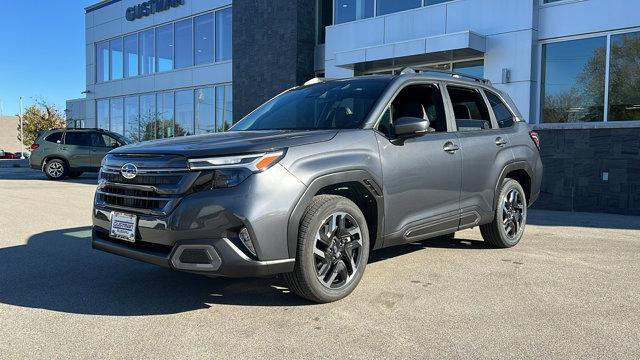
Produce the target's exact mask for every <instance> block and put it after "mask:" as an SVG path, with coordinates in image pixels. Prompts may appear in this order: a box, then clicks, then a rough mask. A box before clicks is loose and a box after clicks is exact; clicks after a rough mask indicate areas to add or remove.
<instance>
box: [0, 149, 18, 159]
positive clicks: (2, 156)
mask: <svg viewBox="0 0 640 360" xmlns="http://www.w3.org/2000/svg"><path fill="white" fill-rule="evenodd" d="M15 158H16V155H15V154H13V153H10V152H6V151H3V150H2V151H0V159H5V160H11V159H15Z"/></svg>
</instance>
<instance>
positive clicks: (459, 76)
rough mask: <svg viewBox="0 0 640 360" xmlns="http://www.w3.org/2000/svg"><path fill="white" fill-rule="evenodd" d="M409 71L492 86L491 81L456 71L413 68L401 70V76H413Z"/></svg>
mask: <svg viewBox="0 0 640 360" xmlns="http://www.w3.org/2000/svg"><path fill="white" fill-rule="evenodd" d="M408 69H411V70H413V73H421V74H439V75H446V76H450V77H452V78H454V79H468V80H473V81H475V82H479V83H481V84H485V85H491V81H490V80H489V79H484V78H481V77H478V76H473V75H467V74H461V73H457V72H454V71H446V70H438V69H425V70H415V69H413V68H403V69H402V70H400V74H401V75H402V74H412V72H410V71H408Z"/></svg>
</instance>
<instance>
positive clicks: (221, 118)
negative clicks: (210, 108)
mask: <svg viewBox="0 0 640 360" xmlns="http://www.w3.org/2000/svg"><path fill="white" fill-rule="evenodd" d="M232 125H233V95H232V91H231V85H223V86H218V87H216V131H218V132H221V131H227V130H229V128H231V126H232Z"/></svg>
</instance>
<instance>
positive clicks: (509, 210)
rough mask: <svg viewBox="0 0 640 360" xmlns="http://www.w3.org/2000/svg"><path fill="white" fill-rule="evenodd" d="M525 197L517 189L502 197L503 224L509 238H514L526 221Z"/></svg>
mask: <svg viewBox="0 0 640 360" xmlns="http://www.w3.org/2000/svg"><path fill="white" fill-rule="evenodd" d="M524 211H525V207H524V199H523V197H522V195H521V194H520V192H519V191H518V190H517V189H511V190H510V191H509V192H508V193H507V194H506V195H505V196H504V197H503V198H502V226H503V229H504V232H505V234H506V235H507V237H509V239H514V238H515V237H516V236H517V235H518V232H519V231H520V229H521V228H522V226H523V223H524Z"/></svg>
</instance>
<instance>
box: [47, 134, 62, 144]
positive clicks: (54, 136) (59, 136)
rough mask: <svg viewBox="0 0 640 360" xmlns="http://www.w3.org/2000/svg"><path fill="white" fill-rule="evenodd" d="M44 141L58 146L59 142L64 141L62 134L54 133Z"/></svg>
mask: <svg viewBox="0 0 640 360" xmlns="http://www.w3.org/2000/svg"><path fill="white" fill-rule="evenodd" d="M44 140H45V141H48V142H52V143H54V144H56V143H58V141H62V132H61V131H58V132H54V133H53V134H50V135H49V136H47V137H46V138H45V139H44Z"/></svg>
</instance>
